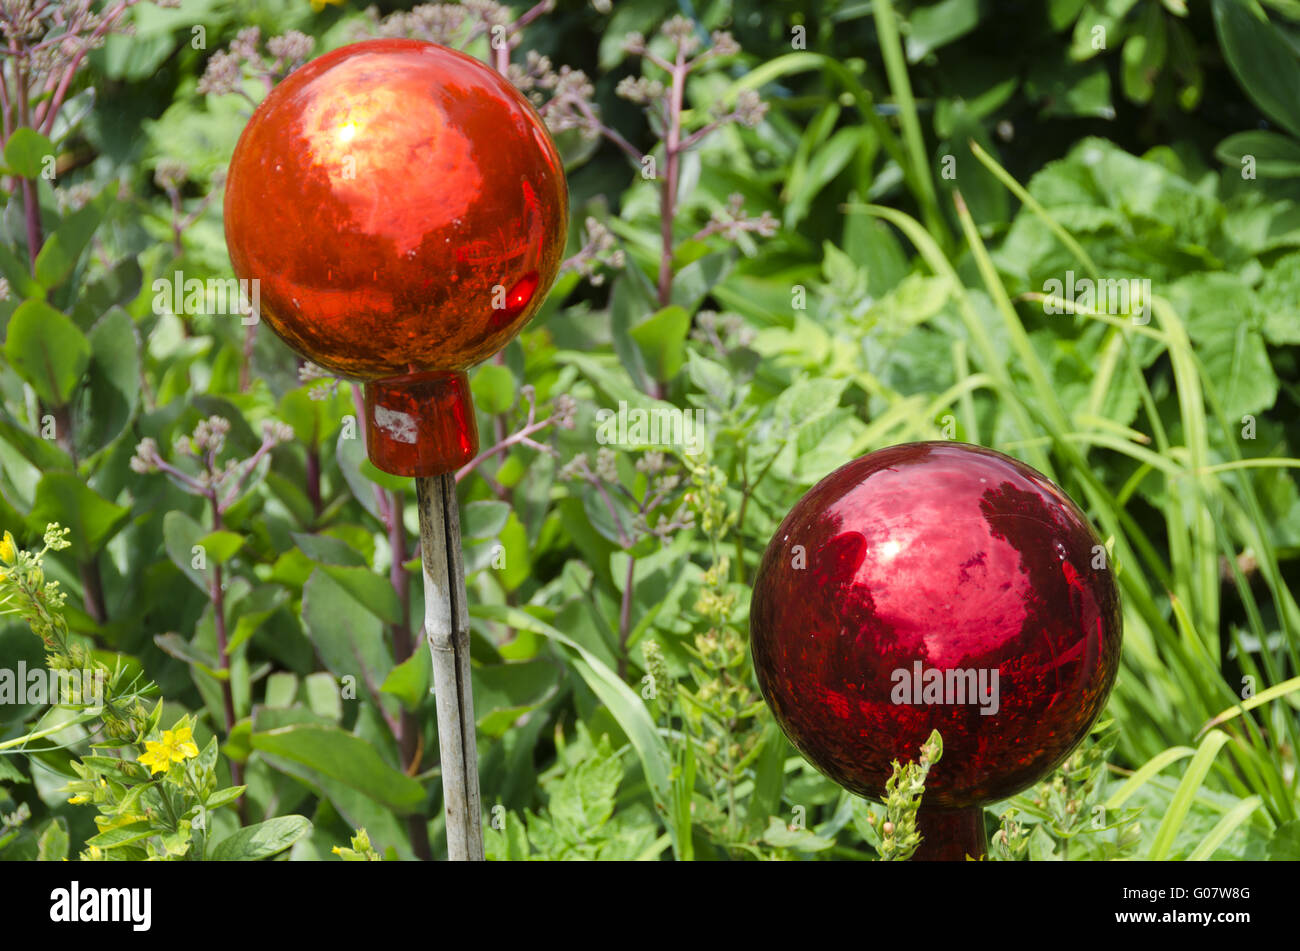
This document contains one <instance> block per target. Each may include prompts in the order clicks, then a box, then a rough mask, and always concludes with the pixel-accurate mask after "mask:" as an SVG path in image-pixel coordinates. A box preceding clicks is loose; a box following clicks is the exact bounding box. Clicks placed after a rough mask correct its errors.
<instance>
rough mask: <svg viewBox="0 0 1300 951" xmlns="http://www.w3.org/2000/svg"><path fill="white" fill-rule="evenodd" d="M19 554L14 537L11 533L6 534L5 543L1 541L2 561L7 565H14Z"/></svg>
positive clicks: (0, 558)
mask: <svg viewBox="0 0 1300 951" xmlns="http://www.w3.org/2000/svg"><path fill="white" fill-rule="evenodd" d="M17 554H18V548H17V546H16V545H14V536H13V534H12V533H11V532H5V537H4V541H0V561H3V562H5V563H6V564H13V560H14V557H15V556H16V555H17Z"/></svg>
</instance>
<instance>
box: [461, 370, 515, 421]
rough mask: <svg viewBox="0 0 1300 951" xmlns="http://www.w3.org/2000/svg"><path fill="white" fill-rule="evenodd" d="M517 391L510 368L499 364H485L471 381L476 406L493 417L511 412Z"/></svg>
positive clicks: (476, 371) (475, 372)
mask: <svg viewBox="0 0 1300 951" xmlns="http://www.w3.org/2000/svg"><path fill="white" fill-rule="evenodd" d="M517 389H518V388H517V387H516V385H515V376H514V374H513V373H511V372H510V368H509V367H505V366H502V365H501V364H499V363H485V364H483V365H482V366H481V367H479V368H478V369H477V370H475V371H474V378H473V379H472V380H470V390H471V391H472V392H473V394H474V405H475V406H476V407H477V408H478V409H481V410H482V411H483V412H485V413H491V414H493V415H495V414H497V413H506V412H509V410H510V407H512V406H514V405H515V398H516V395H517Z"/></svg>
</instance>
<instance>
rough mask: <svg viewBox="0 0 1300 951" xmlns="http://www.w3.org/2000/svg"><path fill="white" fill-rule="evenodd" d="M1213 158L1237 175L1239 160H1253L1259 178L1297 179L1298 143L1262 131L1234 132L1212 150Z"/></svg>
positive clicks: (1299, 145)
mask: <svg viewBox="0 0 1300 951" xmlns="http://www.w3.org/2000/svg"><path fill="white" fill-rule="evenodd" d="M1214 157H1215V158H1217V159H1218V160H1219V161H1220V162H1223V163H1224V164H1225V165H1231V166H1232V167H1233V168H1234V169H1235V170H1238V171H1240V170H1241V169H1242V168H1243V167H1244V166H1243V162H1242V159H1244V158H1246V157H1250V158H1251V159H1253V160H1254V166H1255V174H1256V175H1257V176H1258V177H1259V178H1295V177H1296V176H1297V175H1300V142H1297V141H1296V140H1295V139H1292V138H1288V137H1287V136H1285V135H1279V134H1278V133H1276V132H1268V131H1265V130H1263V129H1259V130H1255V131H1251V132H1238V133H1237V134H1236V135H1230V136H1228V137H1227V138H1226V139H1224V140H1223V141H1222V142H1220V143H1219V144H1218V145H1217V146H1215V147H1214Z"/></svg>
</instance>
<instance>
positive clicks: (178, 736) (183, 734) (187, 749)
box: [139, 726, 199, 775]
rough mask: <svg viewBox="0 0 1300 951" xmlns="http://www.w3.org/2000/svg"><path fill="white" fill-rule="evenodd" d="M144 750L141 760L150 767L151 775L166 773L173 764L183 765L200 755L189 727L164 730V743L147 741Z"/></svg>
mask: <svg viewBox="0 0 1300 951" xmlns="http://www.w3.org/2000/svg"><path fill="white" fill-rule="evenodd" d="M144 749H145V751H144V753H142V754H141V755H140V758H139V759H140V762H141V763H143V764H144V765H145V766H148V767H149V774H150V775H153V774H154V773H165V772H167V770H168V769H170V768H171V764H172V763H183V762H185V760H187V759H193V758H194V757H195V756H198V755H199V748H198V747H197V746H195V745H194V742H193V740H192V738H191V731H190V728H189V727H187V726H184V727H181V728H180V729H179V730H163V735H162V742H161V743H155V742H154V741H153V740H146V741H145V744H144Z"/></svg>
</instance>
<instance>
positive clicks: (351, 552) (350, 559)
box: [290, 532, 366, 566]
mask: <svg viewBox="0 0 1300 951" xmlns="http://www.w3.org/2000/svg"><path fill="white" fill-rule="evenodd" d="M290 537H291V538H292V539H293V543H294V544H295V545H297V546H298V550H299V551H301V552H302V553H303V554H304V555H306V556H307V557H308V558H310V559H311V560H312V561H315V562H319V563H320V564H322V565H352V566H360V565H364V564H366V559H365V556H363V555H362V554H361V553H360V552H359V551H357V550H356V549H355V548H353V547H352V546H351V545H349V544H348V543H347V542H345V541H343V540H342V539H339V538H334V537H333V536H331V535H313V534H310V533H308V532H292V533H290Z"/></svg>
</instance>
